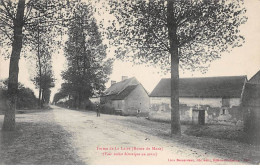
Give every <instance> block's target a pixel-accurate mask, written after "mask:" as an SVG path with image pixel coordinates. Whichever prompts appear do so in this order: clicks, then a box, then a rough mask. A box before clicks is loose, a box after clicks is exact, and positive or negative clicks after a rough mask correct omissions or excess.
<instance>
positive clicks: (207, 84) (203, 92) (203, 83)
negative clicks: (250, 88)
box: [150, 76, 247, 98]
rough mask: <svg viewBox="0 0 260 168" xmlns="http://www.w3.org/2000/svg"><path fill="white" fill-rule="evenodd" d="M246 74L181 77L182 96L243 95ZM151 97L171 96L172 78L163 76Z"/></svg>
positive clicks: (180, 94) (224, 96)
mask: <svg viewBox="0 0 260 168" xmlns="http://www.w3.org/2000/svg"><path fill="white" fill-rule="evenodd" d="M246 79H247V78H246V76H225V77H204V78H180V80H179V96H180V97H223V98H239V97H241V93H242V89H243V86H244V82H245V81H246ZM150 97H171V79H170V78H163V79H161V81H160V82H159V83H158V85H157V86H156V87H155V88H154V90H153V91H152V93H151V94H150Z"/></svg>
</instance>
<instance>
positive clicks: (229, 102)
mask: <svg viewBox="0 0 260 168" xmlns="http://www.w3.org/2000/svg"><path fill="white" fill-rule="evenodd" d="M246 81H247V78H246V76H226V77H206V78H180V81H179V83H180V85H179V96H180V97H179V102H180V106H179V107H180V119H181V122H182V123H193V124H205V123H222V124H240V123H241V122H242V121H243V114H242V112H241V110H240V104H241V97H242V94H243V90H244V86H245V83H246ZM170 98H171V79H170V78H164V79H161V81H160V82H159V83H158V85H157V86H156V87H155V89H154V90H153V91H152V93H151V94H150V103H151V113H156V114H157V115H158V114H159V115H165V116H168V118H169V120H170V113H171V109H170V102H171V100H170Z"/></svg>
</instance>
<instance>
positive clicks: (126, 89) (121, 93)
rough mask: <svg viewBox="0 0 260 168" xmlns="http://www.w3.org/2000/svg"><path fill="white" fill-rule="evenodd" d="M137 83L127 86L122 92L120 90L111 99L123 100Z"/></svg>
mask: <svg viewBox="0 0 260 168" xmlns="http://www.w3.org/2000/svg"><path fill="white" fill-rule="evenodd" d="M137 86H138V85H130V86H127V87H126V88H125V89H124V90H123V91H122V92H120V93H119V94H118V95H117V96H116V97H115V98H114V99H113V100H124V99H125V98H126V97H127V96H128V95H129V94H130V93H131V92H132V91H133V90H135V88H136V87H137Z"/></svg>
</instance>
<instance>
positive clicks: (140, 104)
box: [100, 76, 150, 115]
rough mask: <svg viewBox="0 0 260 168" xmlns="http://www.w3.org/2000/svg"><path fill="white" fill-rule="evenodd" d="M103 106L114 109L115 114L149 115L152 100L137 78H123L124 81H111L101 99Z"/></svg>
mask: <svg viewBox="0 0 260 168" xmlns="http://www.w3.org/2000/svg"><path fill="white" fill-rule="evenodd" d="M100 103H101V105H103V106H106V107H110V108H113V109H114V111H115V113H120V114H122V115H137V111H140V115H148V113H149V107H150V99H149V95H148V93H147V91H146V90H145V88H144V87H143V86H142V84H141V83H140V82H139V81H138V80H137V79H136V78H135V77H132V78H129V79H128V78H127V77H126V76H123V77H122V81H120V82H117V83H116V82H115V81H111V87H109V88H108V89H107V90H106V91H105V92H104V95H103V96H101V98H100Z"/></svg>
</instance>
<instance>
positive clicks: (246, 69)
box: [0, 0, 260, 100]
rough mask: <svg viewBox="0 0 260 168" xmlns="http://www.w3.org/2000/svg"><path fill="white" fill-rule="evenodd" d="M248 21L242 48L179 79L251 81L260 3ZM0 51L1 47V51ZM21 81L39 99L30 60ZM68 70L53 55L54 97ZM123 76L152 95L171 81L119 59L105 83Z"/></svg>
mask: <svg viewBox="0 0 260 168" xmlns="http://www.w3.org/2000/svg"><path fill="white" fill-rule="evenodd" d="M245 7H246V9H247V13H246V15H247V17H248V21H247V22H246V24H244V25H242V26H241V34H242V35H243V36H244V37H245V43H244V44H243V46H242V47H239V48H235V49H233V51H232V52H230V53H223V54H222V57H221V59H218V60H216V61H214V62H212V63H211V66H210V68H209V69H208V71H207V72H206V73H205V74H202V73H201V72H189V71H182V70H181V72H180V77H181V78H182V77H210V76H238V75H247V78H248V79H250V78H251V77H252V76H253V75H254V74H255V73H256V72H257V71H259V70H260V1H259V0H246V1H245ZM0 49H1V48H0ZM113 56H114V55H113V53H112V52H111V53H108V57H113ZM19 67H20V71H19V82H21V83H23V84H24V85H25V86H27V87H29V88H31V89H33V90H34V92H35V95H36V96H37V94H38V90H37V89H35V86H34V85H33V83H32V82H31V81H30V74H31V72H32V68H31V67H32V63H30V60H26V59H25V58H21V59H20V62H19ZM65 67H66V59H65V57H64V56H63V53H62V51H60V53H54V54H53V69H54V75H55V78H56V83H55V85H56V86H55V88H53V89H52V96H51V97H53V95H54V94H55V93H56V92H57V91H58V89H59V88H60V85H61V83H62V79H61V76H60V73H61V71H62V70H64V69H65ZM8 70H9V60H5V59H4V58H3V57H0V79H4V78H7V77H8ZM122 76H128V77H129V78H130V77H136V78H137V80H139V82H140V83H142V85H143V86H144V88H145V89H146V90H147V91H148V92H151V91H152V90H153V89H154V87H155V86H156V85H157V84H158V82H159V81H160V79H161V78H168V77H170V74H169V73H168V74H164V73H162V71H161V69H159V68H154V67H152V66H150V67H147V66H146V65H133V64H132V63H131V62H122V61H120V60H116V61H115V62H114V65H113V73H112V74H111V75H110V80H109V81H108V83H107V84H106V86H107V87H109V86H110V82H111V80H115V81H117V82H119V81H121V77H122ZM51 100H52V99H51Z"/></svg>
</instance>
